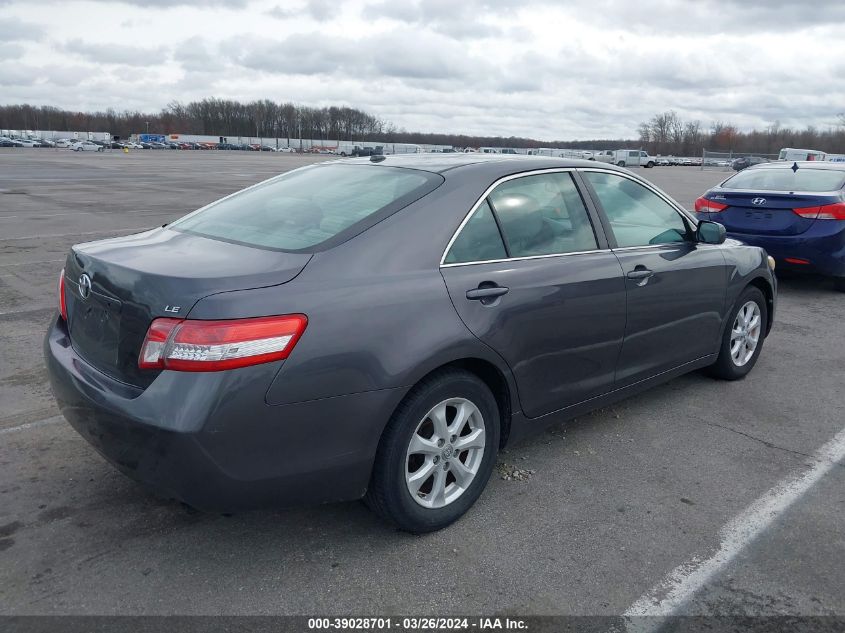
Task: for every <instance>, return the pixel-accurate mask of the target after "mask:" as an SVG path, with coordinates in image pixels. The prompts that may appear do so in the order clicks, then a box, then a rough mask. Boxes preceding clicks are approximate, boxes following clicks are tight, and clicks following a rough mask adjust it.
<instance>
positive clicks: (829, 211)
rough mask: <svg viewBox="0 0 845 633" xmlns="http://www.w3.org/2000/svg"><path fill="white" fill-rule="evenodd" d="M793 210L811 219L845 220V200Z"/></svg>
mask: <svg viewBox="0 0 845 633" xmlns="http://www.w3.org/2000/svg"><path fill="white" fill-rule="evenodd" d="M792 211H793V213H796V214H798V215H800V216H801V217H802V218H810V219H811V220H813V219H815V220H845V202H834V203H833V204H825V205H822V206H820V207H801V208H800V209H793V210H792Z"/></svg>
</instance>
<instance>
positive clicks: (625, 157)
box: [593, 149, 655, 167]
mask: <svg viewBox="0 0 845 633" xmlns="http://www.w3.org/2000/svg"><path fill="white" fill-rule="evenodd" d="M593 159H594V160H597V161H601V162H603V163H613V164H614V165H619V166H620V167H654V162H655V161H654V156H649V154H648V152H644V151H642V150H639V149H617V150H605V151H603V152H596V153H595V154H594V155H593Z"/></svg>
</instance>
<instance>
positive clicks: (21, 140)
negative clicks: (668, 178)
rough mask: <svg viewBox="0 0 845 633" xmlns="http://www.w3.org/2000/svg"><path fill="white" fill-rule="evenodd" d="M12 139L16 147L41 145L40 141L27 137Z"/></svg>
mask: <svg viewBox="0 0 845 633" xmlns="http://www.w3.org/2000/svg"><path fill="white" fill-rule="evenodd" d="M14 141H15V144H16V145H17V146H18V147H41V143H40V142H39V141H36V140H33V139H29V138H18V139H14Z"/></svg>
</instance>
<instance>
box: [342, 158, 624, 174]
mask: <svg viewBox="0 0 845 633" xmlns="http://www.w3.org/2000/svg"><path fill="white" fill-rule="evenodd" d="M372 158H373V157H362V158H344V159H340V160H338V161H331V162H338V163H348V164H353V165H354V164H358V165H364V164H371V163H376V164H378V165H384V166H386V167H404V168H406V169H419V170H422V171H430V172H433V173H437V174H442V173H443V172H446V171H450V170H452V169H457V168H460V167H467V166H478V167H483V166H485V165H487V166H489V167H490V170H491V171H496V172H501V171H506V170H507V168H509V167H513V171H514V172H520V171H529V170H532V169H550V168H555V167H601V168H602V169H605V168H608V169H615V170H618V169H619V168H617V167H616V166H615V165H610V164H609V163H601V162H596V161H592V160H582V159H573V158H552V157H549V156H529V155H526V154H481V153H466V154H465V153H454V154H452V153H447V154H440V153H431V154H389V155H386V156H384V157H382V156H378V157H377V159H378V160H375V161H374V160H372ZM620 171H621V170H620Z"/></svg>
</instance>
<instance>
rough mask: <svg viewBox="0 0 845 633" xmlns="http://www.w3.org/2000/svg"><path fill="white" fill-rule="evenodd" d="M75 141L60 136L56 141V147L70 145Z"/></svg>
mask: <svg viewBox="0 0 845 633" xmlns="http://www.w3.org/2000/svg"><path fill="white" fill-rule="evenodd" d="M75 142H76V141H72V140H71V139H69V138H60V139H59V140H58V141H56V147H70V146H71V145H73V144H74V143H75Z"/></svg>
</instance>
